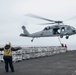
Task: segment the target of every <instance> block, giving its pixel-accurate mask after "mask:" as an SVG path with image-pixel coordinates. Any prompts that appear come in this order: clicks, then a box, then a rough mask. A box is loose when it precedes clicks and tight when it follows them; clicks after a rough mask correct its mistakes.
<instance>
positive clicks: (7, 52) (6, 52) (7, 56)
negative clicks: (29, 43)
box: [0, 42, 21, 72]
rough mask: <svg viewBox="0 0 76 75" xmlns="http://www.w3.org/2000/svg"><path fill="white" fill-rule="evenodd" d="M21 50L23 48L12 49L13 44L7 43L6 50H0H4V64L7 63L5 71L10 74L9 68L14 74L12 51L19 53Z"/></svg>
mask: <svg viewBox="0 0 76 75" xmlns="http://www.w3.org/2000/svg"><path fill="white" fill-rule="evenodd" d="M19 49H21V47H16V48H14V47H11V43H10V42H7V43H6V45H5V47H4V48H0V50H2V51H3V50H4V56H3V59H4V62H5V71H6V72H9V66H10V69H11V72H14V66H13V62H12V51H17V50H19Z"/></svg>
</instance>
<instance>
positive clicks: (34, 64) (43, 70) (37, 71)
mask: <svg viewBox="0 0 76 75" xmlns="http://www.w3.org/2000/svg"><path fill="white" fill-rule="evenodd" d="M14 67H15V72H14V73H11V71H10V72H9V73H6V72H5V69H4V62H0V75H76V73H75V72H76V51H68V52H66V53H61V54H58V55H52V56H50V57H42V58H37V59H36V58H35V59H30V60H23V61H22V62H14ZM73 73H74V74H73Z"/></svg>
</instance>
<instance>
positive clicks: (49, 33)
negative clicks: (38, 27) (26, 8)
mask: <svg viewBox="0 0 76 75" xmlns="http://www.w3.org/2000/svg"><path fill="white" fill-rule="evenodd" d="M28 16H30V17H34V18H38V19H42V20H46V21H49V22H50V23H44V24H43V25H46V24H55V25H52V26H47V27H45V28H44V29H43V30H42V31H39V32H35V33H32V34H30V33H29V32H28V31H27V30H26V27H25V26H22V29H23V33H21V34H20V36H23V37H31V38H33V39H32V40H31V42H33V40H34V38H39V37H57V36H60V38H63V36H66V37H65V38H66V39H68V38H69V36H71V35H74V34H76V29H75V28H74V27H73V26H70V25H64V24H63V21H54V20H50V19H46V18H43V17H39V16H36V15H28Z"/></svg>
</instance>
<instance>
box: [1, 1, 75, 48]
mask: <svg viewBox="0 0 76 75" xmlns="http://www.w3.org/2000/svg"><path fill="white" fill-rule="evenodd" d="M26 14H35V15H38V16H41V17H44V18H48V19H52V20H62V21H64V24H68V25H71V26H74V27H75V28H76V0H0V45H5V43H6V42H7V41H10V42H11V43H12V44H13V45H26V46H29V45H34V46H50V45H51V46H55V45H56V46H59V45H60V43H59V40H58V37H49V38H38V39H35V40H34V42H31V39H32V38H27V37H20V36H19V35H20V34H21V33H22V29H21V26H22V25H25V26H26V28H27V30H28V31H29V33H33V32H37V31H40V30H42V29H44V27H46V26H44V25H43V26H40V25H38V24H39V23H47V21H44V20H39V19H35V18H31V17H27V16H24V15H26ZM60 40H61V42H62V43H66V44H67V45H68V47H69V48H70V47H72V48H73V47H74V48H76V35H73V36H70V37H69V39H68V40H66V39H65V37H64V38H62V39H60Z"/></svg>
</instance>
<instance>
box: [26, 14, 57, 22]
mask: <svg viewBox="0 0 76 75" xmlns="http://www.w3.org/2000/svg"><path fill="white" fill-rule="evenodd" d="M27 16H29V17H34V18H38V19H42V20H46V21H50V22H55V21H54V20H50V19H46V18H43V17H40V16H36V15H33V14H27Z"/></svg>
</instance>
